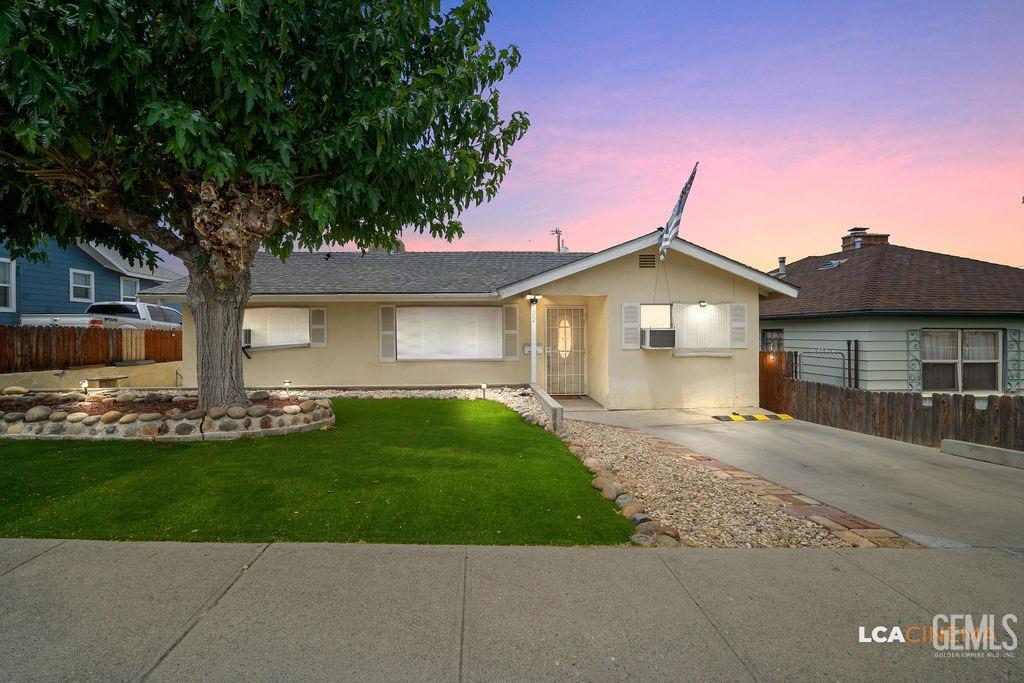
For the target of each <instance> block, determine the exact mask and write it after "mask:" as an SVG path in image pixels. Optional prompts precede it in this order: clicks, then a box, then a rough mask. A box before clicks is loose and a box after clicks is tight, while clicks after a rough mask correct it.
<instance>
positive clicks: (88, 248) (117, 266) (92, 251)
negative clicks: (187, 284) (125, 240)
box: [78, 240, 185, 282]
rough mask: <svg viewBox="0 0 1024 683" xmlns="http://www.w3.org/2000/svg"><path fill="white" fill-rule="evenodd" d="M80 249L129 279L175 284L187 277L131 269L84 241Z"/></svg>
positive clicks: (105, 266) (79, 244)
mask: <svg viewBox="0 0 1024 683" xmlns="http://www.w3.org/2000/svg"><path fill="white" fill-rule="evenodd" d="M78 247H79V248H80V249H81V250H82V251H84V252H85V253H86V254H88V255H89V256H91V257H92V259H93V260H94V261H96V263H98V264H100V265H101V266H103V267H104V268H107V269H109V270H116V271H117V272H119V273H121V274H122V275H126V276H127V277H134V278H139V279H140V280H152V281H153V282H173V281H174V280H180V279H181V278H183V277H185V276H184V275H177V273H175V275H177V277H166V276H164V275H160V274H158V273H155V272H153V271H149V270H139V269H135V268H129V267H128V266H127V265H125V264H123V263H117V262H116V261H112V260H110V259H109V258H107V257H106V256H105V255H104V254H103V253H102V252H101V251H99V250H98V249H97V248H96V247H94V246H93V245H91V244H89V243H88V242H85V241H82V240H79V242H78Z"/></svg>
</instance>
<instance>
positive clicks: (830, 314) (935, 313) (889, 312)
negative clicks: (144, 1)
mask: <svg viewBox="0 0 1024 683" xmlns="http://www.w3.org/2000/svg"><path fill="white" fill-rule="evenodd" d="M869 315H879V316H887V317H899V316H920V317H943V316H962V317H993V316H999V315H1008V316H1024V310H1014V309H991V310H984V311H979V310H965V309H945V310H927V309H917V310H912V309H908V310H899V309H871V308H864V309H859V310H853V311H822V312H817V313H776V314H768V315H764V314H762V315H760V316H759V318H760V319H761V320H797V319H808V318H853V317H864V316H869Z"/></svg>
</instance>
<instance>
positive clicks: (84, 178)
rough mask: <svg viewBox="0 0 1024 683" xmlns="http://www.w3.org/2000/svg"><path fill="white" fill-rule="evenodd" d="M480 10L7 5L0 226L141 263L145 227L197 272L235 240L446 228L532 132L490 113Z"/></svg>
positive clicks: (120, 2)
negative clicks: (85, 243)
mask: <svg viewBox="0 0 1024 683" xmlns="http://www.w3.org/2000/svg"><path fill="white" fill-rule="evenodd" d="M489 17H490V10H489V8H488V6H487V3H486V2H485V1H484V0H466V1H465V2H463V3H462V4H460V5H458V6H456V7H454V8H452V9H450V10H447V11H442V9H441V7H440V5H439V3H438V2H430V1H420V2H401V1H399V0H366V1H364V2H354V1H337V0H319V1H318V0H282V1H277V2H270V1H263V0H193V1H189V0H79V1H77V2H68V1H66V0H33V1H30V2H29V1H24V0H22V1H20V2H17V1H16V2H14V3H13V4H7V5H5V6H4V8H3V9H2V10H0V88H2V92H0V212H2V215H3V224H2V225H0V240H2V242H3V243H4V244H5V246H7V247H8V248H9V249H10V250H11V251H12V253H14V254H15V255H29V254H32V253H33V252H34V250H35V249H37V247H38V245H39V244H40V242H41V240H43V239H45V238H46V237H53V238H55V239H56V240H57V242H58V243H60V244H62V245H67V244H69V243H72V242H74V241H75V240H77V239H86V240H91V241H95V242H99V243H102V244H105V245H108V246H111V247H114V248H116V249H118V250H119V251H120V252H121V253H122V254H123V255H125V256H129V257H133V258H143V259H146V260H148V261H149V262H152V257H153V254H152V251H151V250H150V249H149V248H148V247H147V246H145V245H144V244H142V243H141V242H139V240H138V239H137V238H142V239H144V240H146V241H148V242H150V243H152V244H156V245H159V246H161V247H163V248H164V249H166V250H167V251H169V252H170V253H172V254H175V255H177V256H180V257H181V258H182V259H183V260H184V261H185V263H186V265H188V266H189V268H190V273H193V271H194V269H202V268H204V267H212V266H213V265H217V269H223V268H243V267H244V268H246V269H247V268H248V262H249V261H250V260H251V255H252V253H254V251H255V250H254V249H250V248H248V247H246V248H242V247H241V246H240V245H243V244H245V245H249V244H252V243H255V244H262V245H263V246H264V247H265V248H267V249H268V250H270V251H272V252H273V253H275V254H277V255H280V256H282V257H286V256H287V255H288V254H289V253H290V252H291V251H292V250H293V249H295V248H306V249H317V248H319V247H321V246H322V245H323V244H324V243H338V244H341V243H346V242H350V241H354V242H355V243H356V244H357V245H358V246H361V247H367V246H370V245H373V244H377V245H385V246H386V245H391V244H394V243H395V240H396V239H397V237H398V235H399V234H400V232H401V231H402V229H403V228H406V229H412V230H418V231H425V232H428V233H429V234H431V235H434V236H437V237H441V238H446V239H453V238H455V237H457V236H459V235H460V234H461V233H462V226H461V224H460V223H459V221H458V216H459V214H460V213H461V211H462V210H464V209H465V208H467V207H468V206H470V205H473V204H477V203H481V202H484V201H486V200H488V199H490V198H491V197H493V196H494V194H495V193H496V192H497V190H498V186H499V185H500V183H501V181H502V179H503V178H504V176H505V174H506V172H507V171H508V169H509V165H510V163H511V162H510V159H509V156H508V154H509V150H510V147H511V146H512V144H513V143H514V142H516V141H517V140H518V139H519V138H520V137H521V136H522V135H523V134H524V132H525V131H526V128H527V126H528V121H527V117H526V115H525V114H524V113H522V112H514V113H511V114H510V115H508V116H507V117H506V116H504V115H503V114H502V112H501V111H500V108H499V93H498V91H497V90H496V88H495V86H496V85H497V84H498V82H499V81H500V80H501V79H502V78H503V77H504V76H505V75H506V74H507V73H508V72H509V71H510V70H512V69H514V68H515V67H516V65H517V64H518V63H519V59H520V56H519V52H518V50H517V48H516V47H515V46H509V47H505V48H501V49H499V48H496V47H495V46H494V45H492V44H491V43H490V42H488V41H486V40H485V39H484V30H485V26H486V24H487V21H488V19H489ZM232 216H233V217H234V219H233V220H230V218H231V217H232ZM250 252H251V253H250ZM193 274H194V273H193Z"/></svg>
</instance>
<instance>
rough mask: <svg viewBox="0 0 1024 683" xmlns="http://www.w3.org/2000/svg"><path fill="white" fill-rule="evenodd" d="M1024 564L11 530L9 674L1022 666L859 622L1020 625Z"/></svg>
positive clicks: (862, 554) (904, 554)
mask: <svg viewBox="0 0 1024 683" xmlns="http://www.w3.org/2000/svg"><path fill="white" fill-rule="evenodd" d="M1022 575H1024V561H1022V560H1021V559H1020V558H1019V557H1017V556H1014V555H1013V554H1011V553H1008V552H1004V551H1001V550H990V549H970V550H902V551H900V550H844V551H833V550H806V551H796V550H645V549H639V548H522V547H474V546H470V547H448V546H394V545H340V544H337V545H336V544H273V545H270V546H263V545H251V544H213V543H112V542H93V541H64V542H61V541H46V540H0V604H2V605H3V612H2V614H0V676H2V678H3V679H4V680H12V681H18V680H26V679H39V680H54V679H75V680H104V681H106V680H144V679H145V680H183V679H184V680H196V679H199V680H253V679H255V680H269V679H275V680H280V679H319V680H328V679H329V680H345V679H360V680H388V681H395V680H523V679H544V680H546V679H565V680H577V679H583V680H608V679H614V680H625V679H641V680H643V679H653V680H679V679H708V678H714V679H742V680H750V679H759V680H766V679H782V678H794V679H809V678H843V679H858V680H892V679H894V678H897V677H898V678H901V679H902V678H911V677H914V678H926V677H927V678H936V677H942V678H957V679H978V680H981V679H993V678H996V679H1016V678H1020V677H1022V676H1024V666H1022V665H1024V657H1022V656H1021V655H1020V654H1019V652H1018V655H1017V657H1016V658H1012V659H1011V658H1005V657H1004V658H989V659H948V658H937V657H935V653H934V651H933V650H932V648H931V647H930V646H929V645H909V644H906V645H905V644H898V643H893V644H864V643H859V642H858V628H859V627H860V626H865V627H867V628H868V630H870V629H871V628H873V627H875V626H887V627H891V626H894V625H901V626H903V627H907V626H910V625H912V624H930V623H931V621H932V617H933V615H935V614H937V613H943V614H945V613H973V614H975V615H980V614H982V613H994V614H996V615H997V617H999V616H1001V615H1002V614H1004V613H1011V612H1012V613H1015V614H1017V615H1019V616H1022V617H1024V593H1022V591H1021V590H1020V587H1021V581H1020V579H1021V576H1022ZM1017 632H1018V634H1019V635H1020V636H1024V628H1022V627H1021V625H1018V627H1017Z"/></svg>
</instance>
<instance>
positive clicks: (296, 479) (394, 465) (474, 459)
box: [0, 399, 633, 545]
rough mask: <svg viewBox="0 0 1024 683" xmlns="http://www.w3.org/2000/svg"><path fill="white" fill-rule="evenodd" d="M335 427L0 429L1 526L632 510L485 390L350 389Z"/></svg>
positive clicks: (499, 516) (376, 523) (55, 534)
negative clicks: (477, 394)
mask: <svg viewBox="0 0 1024 683" xmlns="http://www.w3.org/2000/svg"><path fill="white" fill-rule="evenodd" d="M334 409H335V412H336V414H337V418H338V424H337V429H335V430H333V431H327V432H309V433H305V434H294V435H289V436H278V437H271V438H265V439H252V440H240V441H227V442H224V441H222V442H211V443H190V444H147V443H139V442H123V443H118V442H104V441H28V440H26V441H14V440H0V537H15V536H18V537H21V536H24V537H48V538H92V539H123V540H176V541H360V540H362V541H368V542H377V543H470V544H489V543H493V544H524V545H526V544H537V545H540V544H545V545H577V544H582V545H589V544H594V545H597V544H620V543H626V542H628V539H629V535H630V534H631V533H633V531H632V525H631V524H630V523H629V522H628V521H627V520H625V519H623V518H622V517H621V516H619V515H617V514H616V508H615V505H614V504H613V503H611V502H609V501H606V500H603V499H602V498H601V497H600V495H599V494H598V492H597V491H595V490H594V489H593V488H591V486H590V476H589V473H588V472H587V471H586V469H585V468H584V467H583V465H582V464H580V463H579V461H577V460H576V458H575V457H573V456H572V454H570V453H569V452H568V450H567V449H566V448H565V446H564V445H563V444H562V443H561V442H560V441H559V440H558V439H557V438H556V437H554V436H553V435H551V434H549V433H547V432H545V431H542V430H540V429H538V428H537V427H533V426H530V425H527V424H526V423H524V422H523V421H522V419H521V418H520V417H519V415H517V414H516V413H514V412H512V411H510V410H508V409H506V408H505V407H503V406H501V405H499V404H497V403H492V402H489V401H455V400H448V401H438V400H427V399H392V400H343V401H336V402H335V403H334Z"/></svg>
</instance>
